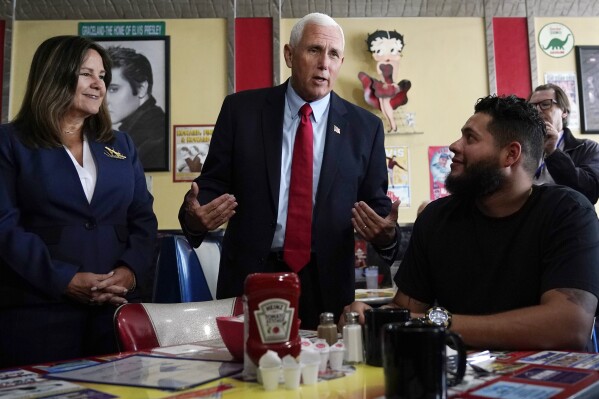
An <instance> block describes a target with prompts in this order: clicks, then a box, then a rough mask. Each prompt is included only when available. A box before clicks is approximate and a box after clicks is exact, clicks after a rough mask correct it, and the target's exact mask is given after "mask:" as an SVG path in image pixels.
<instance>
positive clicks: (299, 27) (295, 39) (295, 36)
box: [289, 12, 345, 50]
mask: <svg viewBox="0 0 599 399" xmlns="http://www.w3.org/2000/svg"><path fill="white" fill-rule="evenodd" d="M308 24H314V25H319V26H336V27H338V28H339V32H340V33H341V43H342V47H341V50H343V49H344V48H345V35H344V34H343V29H342V28H341V26H339V24H338V23H337V22H336V21H335V20H334V19H333V18H331V17H329V16H328V15H326V14H322V13H319V12H313V13H311V14H308V15H306V16H304V17H303V18H302V19H300V20H299V21H297V22H296V24H295V25H293V29H291V35H290V37H289V45H290V46H291V47H295V46H297V45H298V43H299V42H300V40H302V35H303V33H304V27H305V26H306V25H308Z"/></svg>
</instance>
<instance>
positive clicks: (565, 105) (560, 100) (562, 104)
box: [529, 83, 570, 127]
mask: <svg viewBox="0 0 599 399" xmlns="http://www.w3.org/2000/svg"><path fill="white" fill-rule="evenodd" d="M542 90H553V91H554V92H555V102H556V103H557V106H558V107H559V108H560V109H561V110H562V112H566V117H565V118H562V123H563V125H564V127H566V126H568V120H569V119H570V100H569V99H568V96H567V95H566V92H564V90H563V89H562V88H561V87H559V86H558V85H556V84H553V83H546V84H544V85H540V86H538V87H537V88H536V89H535V92H537V91H542ZM531 97H532V94H531ZM529 100H530V98H529Z"/></svg>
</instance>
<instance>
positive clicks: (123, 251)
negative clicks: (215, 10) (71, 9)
mask: <svg viewBox="0 0 599 399" xmlns="http://www.w3.org/2000/svg"><path fill="white" fill-rule="evenodd" d="M110 67H111V62H110V59H109V57H108V56H107V54H106V52H105V51H104V49H103V48H102V47H100V46H99V45H97V44H95V43H94V42H93V41H91V40H89V39H86V38H83V37H78V36H59V37H54V38H51V39H48V40H46V41H45V42H43V43H42V44H41V45H40V47H39V48H38V49H37V51H36V53H35V55H34V57H33V61H32V64H31V70H30V73H29V79H28V82H27V90H26V93H25V97H24V100H23V104H22V106H21V109H20V111H19V113H18V114H17V116H16V118H15V119H14V121H13V122H12V123H9V124H5V125H2V126H0V367H8V366H16V365H21V364H30V363H39V362H49V361H55V360H60V359H68V358H73V357H83V356H92V355H98V354H104V353H111V352H114V351H116V350H117V348H116V343H115V335H114V328H113V322H112V316H113V314H114V309H115V306H118V305H120V304H123V303H127V302H128V301H132V300H136V298H137V296H136V294H137V292H136V291H135V286H136V282H139V283H141V282H142V281H143V280H144V279H145V278H146V277H147V276H148V271H149V270H150V267H151V263H152V254H153V248H154V242H155V238H156V230H157V221H156V216H155V215H154V212H153V210H152V203H153V198H152V196H151V194H150V193H149V192H148V190H147V187H146V183H145V177H144V173H143V167H142V165H141V163H140V161H139V158H138V155H137V152H136V149H135V146H134V144H133V141H132V140H131V138H130V137H129V136H127V135H126V134H124V133H122V132H117V131H113V130H112V128H111V121H110V115H109V113H108V110H107V106H106V101H105V94H106V87H107V86H108V84H110V79H111V73H110ZM137 299H139V298H137Z"/></svg>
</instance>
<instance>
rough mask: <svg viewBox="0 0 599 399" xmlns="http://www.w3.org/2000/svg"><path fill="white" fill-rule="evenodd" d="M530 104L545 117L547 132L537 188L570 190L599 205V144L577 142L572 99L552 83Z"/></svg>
mask: <svg viewBox="0 0 599 399" xmlns="http://www.w3.org/2000/svg"><path fill="white" fill-rule="evenodd" d="M529 102H530V103H531V104H533V105H534V106H535V107H536V108H537V110H538V111H539V112H540V113H541V116H542V117H543V119H544V120H545V127H546V129H547V136H545V147H544V153H543V158H542V159H541V163H540V164H539V167H538V169H537V171H536V173H535V178H534V184H547V183H555V184H561V185H563V186H568V187H570V188H573V189H574V190H577V191H579V192H580V193H582V194H584V195H585V196H586V197H587V198H588V199H589V201H591V203H593V204H596V203H597V199H599V144H598V143H596V142H595V141H592V140H586V139H577V138H575V137H574V136H573V135H572V132H571V131H570V129H568V128H567V125H568V117H569V116H570V101H569V100H568V96H567V95H566V93H564V91H563V90H562V88H561V87H559V86H557V85H554V84H551V83H548V84H544V85H541V86H538V87H537V88H536V89H535V90H534V91H533V93H532V95H531V96H530V99H529Z"/></svg>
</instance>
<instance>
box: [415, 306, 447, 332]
mask: <svg viewBox="0 0 599 399" xmlns="http://www.w3.org/2000/svg"><path fill="white" fill-rule="evenodd" d="M422 321H423V322H425V323H426V324H430V325H432V326H439V327H445V328H449V327H451V313H449V311H448V310H447V309H445V308H442V307H440V306H433V307H432V308H430V309H428V310H427V311H426V313H425V314H424V317H423V318H422Z"/></svg>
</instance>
